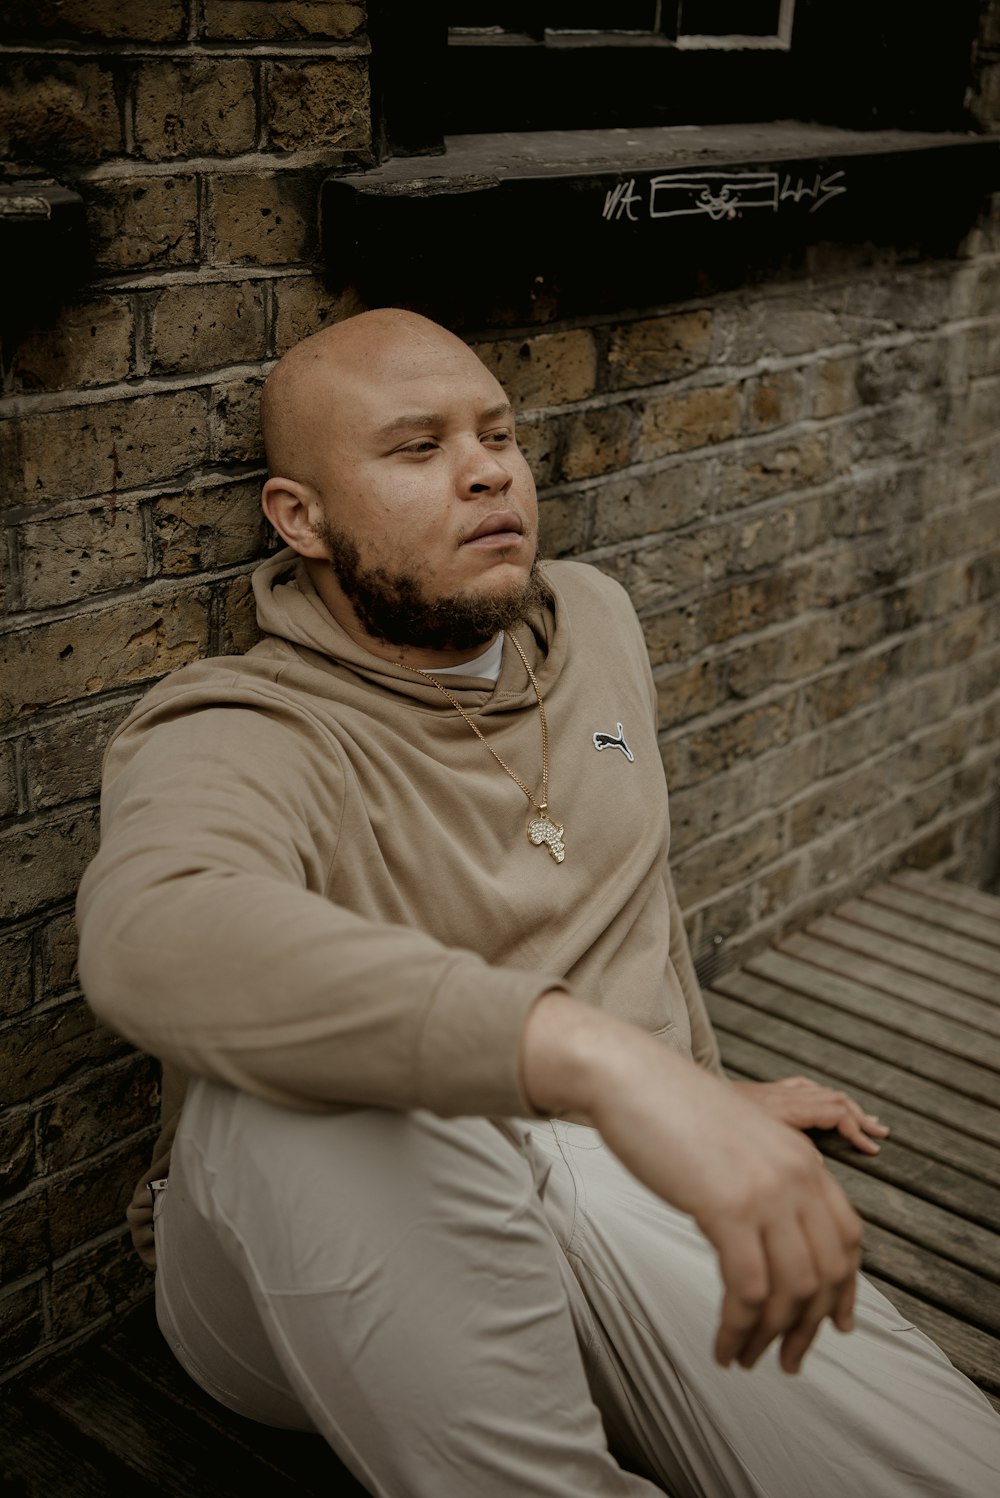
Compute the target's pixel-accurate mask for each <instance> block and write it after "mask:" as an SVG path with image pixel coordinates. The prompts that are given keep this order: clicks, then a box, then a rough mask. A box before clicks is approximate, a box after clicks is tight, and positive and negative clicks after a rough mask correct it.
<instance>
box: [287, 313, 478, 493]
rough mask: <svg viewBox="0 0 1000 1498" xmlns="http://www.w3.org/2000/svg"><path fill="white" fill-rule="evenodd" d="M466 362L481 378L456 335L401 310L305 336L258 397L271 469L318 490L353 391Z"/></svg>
mask: <svg viewBox="0 0 1000 1498" xmlns="http://www.w3.org/2000/svg"><path fill="white" fill-rule="evenodd" d="M463 363H465V364H468V365H470V366H471V367H473V368H475V369H477V370H478V371H479V373H480V374H481V373H482V365H481V364H480V361H479V359H478V358H477V357H476V355H475V354H474V353H473V352H472V350H471V349H470V348H469V347H468V345H467V344H465V343H463V342H462V340H461V339H460V338H456V337H455V335H454V333H449V332H448V330H447V329H446V328H442V327H441V326H440V325H439V324H438V323H435V322H431V321H430V319H429V318H427V317H421V316H420V315H419V313H416V312H407V311H405V310H404V309H402V308H399V307H380V308H376V309H374V310H373V311H371V312H361V313H359V314H358V315H357V316H355V317H350V318H347V319H346V320H345V321H344V322H339V323H335V324H334V325H333V326H332V327H329V328H323V329H322V330H321V331H320V332H318V333H314V334H313V335H312V336H311V337H310V338H305V339H303V340H302V342H301V343H297V344H295V346H294V347H293V348H291V349H289V350H288V352H287V353H286V354H285V355H284V356H283V357H282V358H281V359H279V361H278V363H277V364H276V365H275V367H274V369H273V370H272V371H271V373H270V375H269V376H268V378H267V382H266V384H265V385H264V391H263V394H262V396H261V403H260V424H261V432H262V435H263V438H264V449H265V452H266V455H267V467H268V472H269V473H270V474H272V475H276V474H280V475H281V476H282V477H283V478H292V479H295V480H296V481H297V482H299V483H305V484H310V485H312V487H314V488H317V489H318V488H320V487H321V485H320V482H319V475H320V470H321V458H322V454H323V452H324V450H325V449H326V448H327V446H328V443H329V437H330V435H331V430H332V429H335V428H336V427H337V424H338V420H349V419H350V417H349V415H348V413H347V411H346V407H348V406H349V405H350V396H351V394H352V393H356V392H359V391H361V390H363V389H364V387H366V386H375V385H377V384H378V383H379V382H380V381H384V380H385V379H387V378H391V379H393V380H396V381H406V380H407V378H412V379H418V378H419V377H420V376H421V375H423V374H426V373H427V372H428V370H429V369H432V368H434V367H440V366H442V365H445V366H449V365H451V366H461V365H462V364H463Z"/></svg>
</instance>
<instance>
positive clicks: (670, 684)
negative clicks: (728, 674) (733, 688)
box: [656, 660, 726, 732]
mask: <svg viewBox="0 0 1000 1498" xmlns="http://www.w3.org/2000/svg"><path fill="white" fill-rule="evenodd" d="M725 698H726V685H725V671H724V668H723V665H722V662H721V661H719V660H706V661H697V662H696V663H694V664H693V665H690V666H684V667H682V668H681V670H679V671H669V672H668V673H667V674H665V675H661V674H658V675H657V678H656V700H657V705H658V706H657V722H658V726H659V729H660V731H661V732H662V731H663V730H664V729H666V728H676V727H677V725H678V724H680V723H687V722H688V721H689V720H690V719H691V718H694V717H697V716H698V715H699V714H701V713H710V712H712V711H713V710H714V709H715V708H717V707H719V706H721V704H722V703H723V702H724V701H725Z"/></svg>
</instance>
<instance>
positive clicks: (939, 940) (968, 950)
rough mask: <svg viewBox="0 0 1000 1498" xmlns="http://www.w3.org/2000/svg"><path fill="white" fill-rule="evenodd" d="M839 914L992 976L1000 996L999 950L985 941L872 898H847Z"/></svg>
mask: <svg viewBox="0 0 1000 1498" xmlns="http://www.w3.org/2000/svg"><path fill="white" fill-rule="evenodd" d="M837 914H838V915H839V916H841V917H842V918H843V919H844V920H845V921H855V922H856V923H857V924H858V925H860V926H868V927H870V928H871V929H872V930H875V931H881V932H883V933H884V934H885V935H887V936H894V937H896V938H897V939H898V940H899V941H905V942H908V943H909V944H910V946H913V947H919V948H920V949H921V951H927V952H933V953H936V954H938V955H940V956H944V957H946V958H948V960H949V961H950V962H953V963H954V964H955V965H956V967H964V968H972V969H973V972H979V973H983V974H988V975H990V976H992V977H993V979H994V983H993V993H994V995H997V996H1000V985H998V984H997V982H996V979H998V978H1000V951H997V950H996V948H994V947H988V946H987V945H986V943H985V942H978V941H971V940H970V939H969V938H968V937H967V936H956V935H955V933H954V932H952V931H944V930H942V928H941V927H940V926H929V925H927V924H926V922H924V921H920V920H917V919H916V918H915V917H914V916H909V915H901V914H900V913H899V912H898V911H895V910H889V909H887V908H886V907H885V906H883V905H876V904H875V903H874V901H869V900H847V901H846V902H845V903H844V904H843V905H840V906H838V908H837ZM967 981H968V978H967V976H966V977H965V978H963V980H962V982H958V983H957V986H958V987H959V988H963V985H964V983H965V982H967ZM963 991H964V988H963Z"/></svg>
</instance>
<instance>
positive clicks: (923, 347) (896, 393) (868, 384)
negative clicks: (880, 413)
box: [857, 338, 944, 406]
mask: <svg viewBox="0 0 1000 1498" xmlns="http://www.w3.org/2000/svg"><path fill="white" fill-rule="evenodd" d="M943 364H944V360H943V346H942V344H941V343H940V341H939V340H938V339H935V338H924V339H920V340H918V341H917V342H915V343H908V344H903V345H902V346H901V347H898V348H882V349H876V350H873V351H872V352H871V353H868V354H865V355H864V356H863V357H862V358H860V359H859V361H858V371H857V390H858V395H859V397H860V399H861V401H862V403H863V404H864V405H866V406H874V405H880V404H883V403H884V402H886V401H894V400H898V399H899V398H900V396H903V395H908V394H910V393H911V392H912V391H915V390H929V389H932V388H933V387H934V386H935V385H938V384H940V382H941V378H942V373H943Z"/></svg>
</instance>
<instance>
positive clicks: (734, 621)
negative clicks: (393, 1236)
mask: <svg viewBox="0 0 1000 1498" xmlns="http://www.w3.org/2000/svg"><path fill="white" fill-rule="evenodd" d="M811 578H812V571H811V569H810V568H809V567H808V566H807V565H805V564H799V565H798V566H796V565H787V566H784V567H781V568H780V569H779V570H778V571H776V572H774V573H771V574H770V575H768V576H765V577H760V578H754V579H753V581H751V582H746V583H736V584H734V585H732V586H731V587H728V588H723V589H720V590H719V591H717V592H713V593H710V594H709V595H708V597H706V598H705V599H704V600H703V601H702V602H701V605H700V616H701V628H702V631H703V635H704V639H705V642H706V644H711V645H716V644H719V643H721V642H722V641H723V640H731V639H733V638H734V637H735V636H736V635H741V634H745V633H746V632H747V631H749V630H752V629H759V628H760V627H761V626H762V625H765V624H778V623H780V622H781V621H782V620H785V619H791V618H793V617H794V615H795V614H796V613H797V612H798V610H799V609H800V608H801V607H802V604H803V601H804V600H805V598H806V597H807V596H808V588H809V585H810V583H811Z"/></svg>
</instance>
